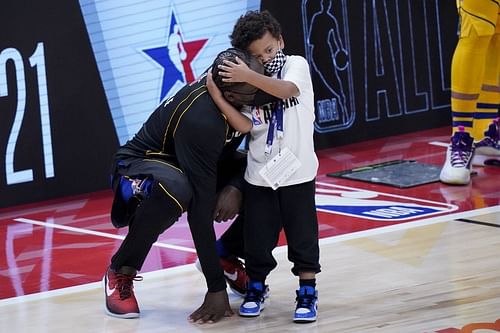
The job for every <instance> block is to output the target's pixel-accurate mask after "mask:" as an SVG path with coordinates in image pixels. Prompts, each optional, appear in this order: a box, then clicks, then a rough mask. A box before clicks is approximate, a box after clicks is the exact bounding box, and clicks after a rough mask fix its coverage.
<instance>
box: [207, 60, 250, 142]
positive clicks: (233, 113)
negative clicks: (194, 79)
mask: <svg viewBox="0 0 500 333" xmlns="http://www.w3.org/2000/svg"><path fill="white" fill-rule="evenodd" d="M207 89H208V93H209V94H210V96H211V97H212V99H213V100H214V102H215V105H217V107H218V108H219V110H221V111H222V113H223V114H224V115H225V116H226V119H227V122H228V123H229V125H231V127H232V128H234V129H235V130H237V131H238V132H240V133H248V132H250V130H251V129H252V127H253V124H252V121H251V120H250V119H248V118H247V117H245V116H244V115H243V114H242V113H241V112H240V111H238V110H236V108H235V107H234V106H232V105H231V104H230V103H229V102H228V101H227V100H226V99H225V98H224V96H223V95H222V92H221V91H220V89H219V88H218V87H217V85H216V84H215V82H214V80H213V79H212V73H211V71H210V70H209V71H208V73H207Z"/></svg>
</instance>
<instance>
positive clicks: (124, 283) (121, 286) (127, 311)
mask: <svg viewBox="0 0 500 333" xmlns="http://www.w3.org/2000/svg"><path fill="white" fill-rule="evenodd" d="M134 281H142V276H136V275H125V274H120V273H117V272H114V271H112V270H111V269H108V271H107V272H106V274H105V275H104V278H103V282H104V296H105V298H106V313H107V314H108V315H110V316H113V317H118V318H137V317H139V313H140V311H139V305H138V304H137V299H136V298H135V295H134Z"/></svg>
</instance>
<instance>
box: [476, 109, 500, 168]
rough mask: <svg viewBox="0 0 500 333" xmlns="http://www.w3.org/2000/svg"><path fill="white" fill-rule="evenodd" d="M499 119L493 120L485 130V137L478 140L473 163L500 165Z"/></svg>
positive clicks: (478, 164)
mask: <svg viewBox="0 0 500 333" xmlns="http://www.w3.org/2000/svg"><path fill="white" fill-rule="evenodd" d="M498 121H499V118H497V119H495V120H493V122H492V123H491V124H490V125H489V126H488V129H487V130H486V131H485V132H484V139H482V140H481V141H479V142H476V144H475V146H476V150H475V152H474V158H473V159H472V165H477V166H485V165H500V143H499V139H500V133H499V132H500V130H499V127H498Z"/></svg>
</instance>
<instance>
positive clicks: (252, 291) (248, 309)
mask: <svg viewBox="0 0 500 333" xmlns="http://www.w3.org/2000/svg"><path fill="white" fill-rule="evenodd" d="M268 290H269V289H268V288H267V286H266V285H264V283H262V282H260V281H250V282H249V283H248V288H247V293H246V295H245V299H244V300H243V303H241V305H240V316H243V317H257V316H258V315H260V312H261V311H262V310H264V306H265V300H266V298H267V297H268Z"/></svg>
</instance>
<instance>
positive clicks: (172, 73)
mask: <svg viewBox="0 0 500 333" xmlns="http://www.w3.org/2000/svg"><path fill="white" fill-rule="evenodd" d="M207 41H208V39H197V40H189V41H188V40H186V38H185V36H184V34H183V32H182V27H181V25H180V24H179V22H178V20H177V18H176V15H175V11H174V9H173V7H172V9H171V13H170V24H169V27H168V34H167V38H166V41H165V44H164V45H160V46H157V47H152V48H146V49H144V50H143V52H144V53H146V54H147V55H148V56H149V57H151V59H153V60H154V61H155V62H156V63H157V64H158V66H159V67H160V68H161V69H162V70H163V78H162V84H161V93H160V101H162V100H163V99H164V98H165V97H167V96H170V95H171V94H172V93H173V92H174V90H177V89H175V88H178V85H179V84H182V85H184V84H186V83H190V82H193V81H194V80H195V79H196V78H197V75H198V73H194V71H193V67H192V66H191V63H192V62H193V60H194V59H195V58H196V57H197V56H198V55H199V54H200V53H201V50H202V49H203V47H204V46H205V44H206V43H207ZM174 87H175V88H174ZM171 92H172V93H171Z"/></svg>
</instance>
